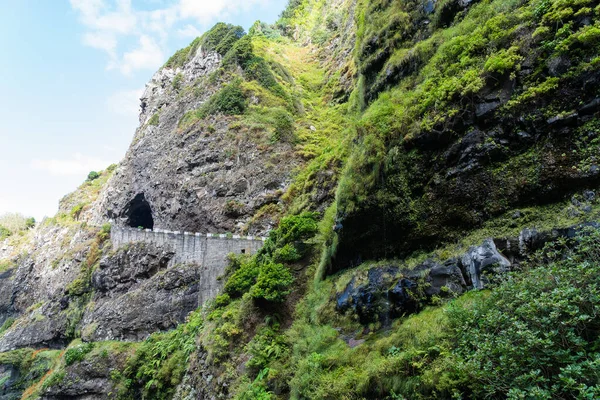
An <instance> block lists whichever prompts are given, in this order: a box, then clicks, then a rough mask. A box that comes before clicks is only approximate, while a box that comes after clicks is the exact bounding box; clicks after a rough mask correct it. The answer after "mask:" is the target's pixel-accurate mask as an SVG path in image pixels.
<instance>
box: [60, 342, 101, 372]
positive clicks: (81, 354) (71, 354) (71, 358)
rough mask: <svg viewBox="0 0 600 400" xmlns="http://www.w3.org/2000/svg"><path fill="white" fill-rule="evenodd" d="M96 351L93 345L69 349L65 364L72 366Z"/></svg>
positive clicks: (87, 344) (81, 345)
mask: <svg viewBox="0 0 600 400" xmlns="http://www.w3.org/2000/svg"><path fill="white" fill-rule="evenodd" d="M93 349H94V344H93V343H84V344H79V345H77V346H74V347H69V348H68V349H67V351H66V352H65V364H66V365H67V366H68V365H71V364H74V363H76V362H80V361H82V360H83V359H84V358H85V356H86V355H87V354H88V353H89V352H90V351H92V350H93Z"/></svg>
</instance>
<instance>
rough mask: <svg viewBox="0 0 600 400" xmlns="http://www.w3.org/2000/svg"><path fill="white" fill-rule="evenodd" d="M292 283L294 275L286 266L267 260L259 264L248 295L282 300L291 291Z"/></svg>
mask: <svg viewBox="0 0 600 400" xmlns="http://www.w3.org/2000/svg"><path fill="white" fill-rule="evenodd" d="M292 283H294V277H293V276H292V273H291V272H290V269H289V268H288V267H286V266H285V265H283V264H279V263H275V262H267V263H264V264H262V265H261V266H260V270H259V273H258V276H257V278H256V283H255V284H254V286H252V288H251V289H250V295H251V296H252V298H254V299H256V300H266V301H269V302H282V301H284V300H285V298H286V296H287V295H288V294H290V293H291V291H292V290H291V286H292Z"/></svg>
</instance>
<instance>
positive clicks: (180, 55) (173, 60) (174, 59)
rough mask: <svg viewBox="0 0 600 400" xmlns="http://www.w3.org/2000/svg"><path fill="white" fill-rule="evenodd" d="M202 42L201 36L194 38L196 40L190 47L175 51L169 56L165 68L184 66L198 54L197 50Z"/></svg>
mask: <svg viewBox="0 0 600 400" xmlns="http://www.w3.org/2000/svg"><path fill="white" fill-rule="evenodd" d="M200 43H201V39H200V38H196V39H194V41H193V42H192V43H191V44H190V45H189V46H188V47H186V48H184V49H181V50H178V51H177V52H175V54H173V55H172V56H171V57H170V58H169V60H168V61H167V62H166V64H165V65H164V67H163V68H173V69H176V68H178V67H182V66H183V65H184V64H185V63H186V61H188V59H189V58H190V57H193V56H194V55H195V54H196V50H198V47H199V46H200Z"/></svg>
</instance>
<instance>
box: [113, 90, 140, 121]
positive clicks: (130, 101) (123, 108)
mask: <svg viewBox="0 0 600 400" xmlns="http://www.w3.org/2000/svg"><path fill="white" fill-rule="evenodd" d="M143 93H144V89H135V90H121V91H119V92H116V93H114V94H112V95H111V96H110V97H109V98H108V99H107V105H108V108H109V109H110V110H111V111H112V112H114V113H115V114H119V115H123V116H126V117H133V116H138V115H139V113H140V97H142V94H143Z"/></svg>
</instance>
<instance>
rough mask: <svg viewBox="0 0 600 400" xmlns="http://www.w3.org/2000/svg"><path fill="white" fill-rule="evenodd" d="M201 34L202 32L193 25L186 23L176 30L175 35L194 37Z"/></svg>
mask: <svg viewBox="0 0 600 400" xmlns="http://www.w3.org/2000/svg"><path fill="white" fill-rule="evenodd" d="M201 34H202V32H200V31H199V30H198V28H196V27H195V26H193V25H186V26H184V27H183V28H181V29H178V30H177V35H178V36H180V37H191V38H196V37H198V36H200V35H201Z"/></svg>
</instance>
